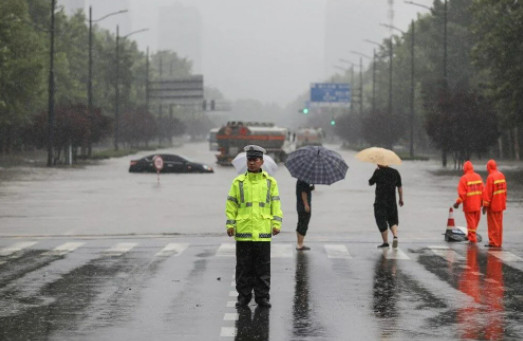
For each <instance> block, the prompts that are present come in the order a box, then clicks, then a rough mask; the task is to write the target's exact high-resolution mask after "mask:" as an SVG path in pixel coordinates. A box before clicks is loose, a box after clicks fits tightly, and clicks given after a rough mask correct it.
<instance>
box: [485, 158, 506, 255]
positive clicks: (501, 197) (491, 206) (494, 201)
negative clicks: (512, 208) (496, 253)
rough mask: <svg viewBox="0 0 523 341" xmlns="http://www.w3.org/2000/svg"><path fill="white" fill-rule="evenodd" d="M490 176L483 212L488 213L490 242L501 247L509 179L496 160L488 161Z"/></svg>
mask: <svg viewBox="0 0 523 341" xmlns="http://www.w3.org/2000/svg"><path fill="white" fill-rule="evenodd" d="M487 171H488V177H487V181H486V183H485V189H484V190H483V214H485V213H487V224H488V240H489V241H488V244H486V245H485V246H486V247H501V244H502V241H503V211H504V210H505V209H506V208H507V181H506V180H505V175H503V173H501V172H500V171H499V170H498V167H497V165H496V161H494V160H489V161H488V162H487Z"/></svg>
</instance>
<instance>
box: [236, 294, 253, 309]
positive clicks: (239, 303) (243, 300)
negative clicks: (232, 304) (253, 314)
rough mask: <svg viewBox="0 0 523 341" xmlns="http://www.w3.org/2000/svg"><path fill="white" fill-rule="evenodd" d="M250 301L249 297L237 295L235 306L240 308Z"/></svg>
mask: <svg viewBox="0 0 523 341" xmlns="http://www.w3.org/2000/svg"><path fill="white" fill-rule="evenodd" d="M250 301H251V299H250V298H247V297H239V298H238V301H236V308H242V307H246V306H247V305H249V302H250Z"/></svg>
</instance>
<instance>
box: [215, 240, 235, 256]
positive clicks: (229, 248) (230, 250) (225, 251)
mask: <svg viewBox="0 0 523 341" xmlns="http://www.w3.org/2000/svg"><path fill="white" fill-rule="evenodd" d="M216 256H218V257H232V256H236V245H235V244H233V243H222V244H220V247H219V248H218V251H216Z"/></svg>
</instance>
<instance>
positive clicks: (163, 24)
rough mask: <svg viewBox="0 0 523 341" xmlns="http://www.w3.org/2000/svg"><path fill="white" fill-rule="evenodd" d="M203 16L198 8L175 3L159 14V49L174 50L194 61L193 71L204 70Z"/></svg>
mask: <svg viewBox="0 0 523 341" xmlns="http://www.w3.org/2000/svg"><path fill="white" fill-rule="evenodd" d="M202 31H203V29H202V18H201V15H200V12H199V11H198V9H196V8H194V7H185V6H183V5H181V4H174V5H172V6H169V7H162V8H161V9H160V10H159V15H158V49H159V50H172V51H174V52H176V53H177V54H178V56H179V57H181V58H187V59H189V60H191V61H192V63H193V69H192V71H193V73H196V74H198V73H201V72H202Z"/></svg>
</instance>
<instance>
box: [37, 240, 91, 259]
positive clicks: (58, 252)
mask: <svg viewBox="0 0 523 341" xmlns="http://www.w3.org/2000/svg"><path fill="white" fill-rule="evenodd" d="M84 244H85V243H83V242H69V243H64V244H62V245H59V246H57V247H55V248H54V249H52V250H51V251H47V252H44V253H43V255H44V256H63V255H65V254H68V253H69V252H72V251H74V250H76V249H78V248H79V247H80V246H82V245H84Z"/></svg>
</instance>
